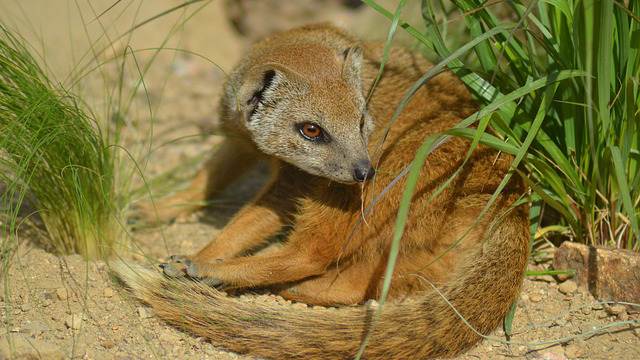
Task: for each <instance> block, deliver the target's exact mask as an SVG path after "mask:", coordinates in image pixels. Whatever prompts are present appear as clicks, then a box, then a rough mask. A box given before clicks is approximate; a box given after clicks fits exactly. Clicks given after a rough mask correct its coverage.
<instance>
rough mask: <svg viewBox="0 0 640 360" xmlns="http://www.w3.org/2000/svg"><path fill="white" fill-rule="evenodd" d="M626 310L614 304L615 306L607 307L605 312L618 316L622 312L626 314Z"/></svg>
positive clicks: (622, 306)
mask: <svg viewBox="0 0 640 360" xmlns="http://www.w3.org/2000/svg"><path fill="white" fill-rule="evenodd" d="M626 311H627V309H626V308H625V307H624V305H620V304H616V305H612V306H608V307H607V312H608V313H609V314H610V315H619V314H621V313H623V312H626Z"/></svg>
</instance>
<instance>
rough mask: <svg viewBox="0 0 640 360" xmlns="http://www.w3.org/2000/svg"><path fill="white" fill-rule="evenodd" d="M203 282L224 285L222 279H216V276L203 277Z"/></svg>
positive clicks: (212, 285) (214, 285)
mask: <svg viewBox="0 0 640 360" xmlns="http://www.w3.org/2000/svg"><path fill="white" fill-rule="evenodd" d="M202 282H203V283H205V284H207V285H209V286H211V287H217V286H219V285H222V281H220V280H218V279H214V278H203V279H202Z"/></svg>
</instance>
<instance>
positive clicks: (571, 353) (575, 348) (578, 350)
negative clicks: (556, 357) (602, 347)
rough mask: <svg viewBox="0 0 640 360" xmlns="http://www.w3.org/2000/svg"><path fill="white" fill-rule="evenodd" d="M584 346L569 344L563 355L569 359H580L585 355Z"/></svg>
mask: <svg viewBox="0 0 640 360" xmlns="http://www.w3.org/2000/svg"><path fill="white" fill-rule="evenodd" d="M586 353H587V352H586V349H585V347H584V344H580V343H578V344H576V343H573V344H570V345H569V346H567V347H566V348H565V349H564V355H565V356H566V357H568V358H570V359H574V358H581V357H583V356H584V355H585V354H586Z"/></svg>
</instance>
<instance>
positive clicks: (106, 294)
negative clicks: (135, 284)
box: [102, 288, 114, 298]
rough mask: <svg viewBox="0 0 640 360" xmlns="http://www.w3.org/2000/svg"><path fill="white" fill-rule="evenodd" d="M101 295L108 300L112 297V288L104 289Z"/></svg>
mask: <svg viewBox="0 0 640 360" xmlns="http://www.w3.org/2000/svg"><path fill="white" fill-rule="evenodd" d="M102 294H103V295H104V297H106V298H110V297H113V295H114V292H113V289H112V288H105V289H104V291H103V292H102Z"/></svg>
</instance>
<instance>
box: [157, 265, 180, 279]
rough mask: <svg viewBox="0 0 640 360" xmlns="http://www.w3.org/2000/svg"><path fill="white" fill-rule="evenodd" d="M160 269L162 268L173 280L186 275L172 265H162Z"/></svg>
mask: <svg viewBox="0 0 640 360" xmlns="http://www.w3.org/2000/svg"><path fill="white" fill-rule="evenodd" d="M160 267H161V268H162V272H163V273H164V274H165V275H166V276H168V277H171V278H177V277H182V276H184V274H183V273H182V272H181V271H179V270H178V269H176V268H175V266H173V264H171V263H166V262H165V263H161V264H160Z"/></svg>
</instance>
